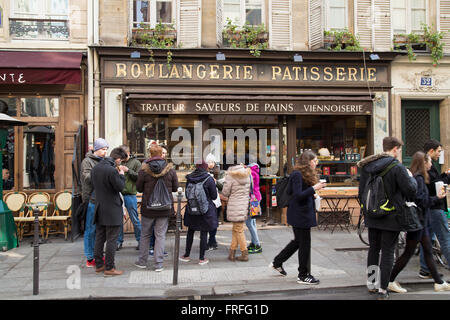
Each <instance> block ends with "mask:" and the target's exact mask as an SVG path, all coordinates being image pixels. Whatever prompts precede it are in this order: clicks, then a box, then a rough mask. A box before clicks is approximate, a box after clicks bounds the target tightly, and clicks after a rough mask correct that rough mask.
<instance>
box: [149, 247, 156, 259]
mask: <svg viewBox="0 0 450 320" xmlns="http://www.w3.org/2000/svg"><path fill="white" fill-rule="evenodd" d="M148 254H149V255H151V256H152V257H153V255H154V254H155V250H153V249H150V250H148Z"/></svg>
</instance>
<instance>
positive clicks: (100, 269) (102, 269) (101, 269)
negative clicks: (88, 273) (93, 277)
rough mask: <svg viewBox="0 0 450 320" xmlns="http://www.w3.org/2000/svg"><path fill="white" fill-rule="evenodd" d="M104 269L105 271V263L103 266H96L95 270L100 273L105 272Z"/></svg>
mask: <svg viewBox="0 0 450 320" xmlns="http://www.w3.org/2000/svg"><path fill="white" fill-rule="evenodd" d="M103 271H105V266H104V265H103V266H101V267H100V268H95V272H97V273H100V272H103Z"/></svg>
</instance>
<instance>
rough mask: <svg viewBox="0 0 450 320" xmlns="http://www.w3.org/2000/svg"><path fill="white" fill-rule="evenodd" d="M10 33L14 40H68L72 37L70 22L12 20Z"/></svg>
mask: <svg viewBox="0 0 450 320" xmlns="http://www.w3.org/2000/svg"><path fill="white" fill-rule="evenodd" d="M9 33H10V36H11V38H13V39H39V40H68V39H69V36H70V32H69V21H68V20H64V19H25V18H10V19H9Z"/></svg>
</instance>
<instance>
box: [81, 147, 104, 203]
mask: <svg viewBox="0 0 450 320" xmlns="http://www.w3.org/2000/svg"><path fill="white" fill-rule="evenodd" d="M102 159H103V158H100V157H97V156H96V155H95V154H94V152H93V151H92V150H90V151H89V152H87V153H86V156H85V158H84V159H83V161H82V162H81V168H80V175H81V192H82V193H81V197H82V199H83V202H87V201H89V200H90V202H92V203H95V193H94V192H92V188H93V187H92V183H91V170H92V168H93V167H95V166H96V165H97V164H98V163H99V162H100V160H102Z"/></svg>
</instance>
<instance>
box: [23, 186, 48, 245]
mask: <svg viewBox="0 0 450 320" xmlns="http://www.w3.org/2000/svg"><path fill="white" fill-rule="evenodd" d="M27 202H28V203H39V202H46V203H47V205H45V206H40V207H39V217H38V219H39V226H40V229H41V236H42V238H44V235H45V234H44V229H45V224H46V218H47V211H48V205H49V204H50V195H49V194H48V193H47V192H34V193H32V194H30V195H29V196H28V201H27ZM27 216H28V217H29V219H31V222H32V223H33V222H34V213H33V209H32V208H30V207H28V212H27ZM32 230H33V229H31V231H32ZM31 233H32V232H31Z"/></svg>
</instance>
